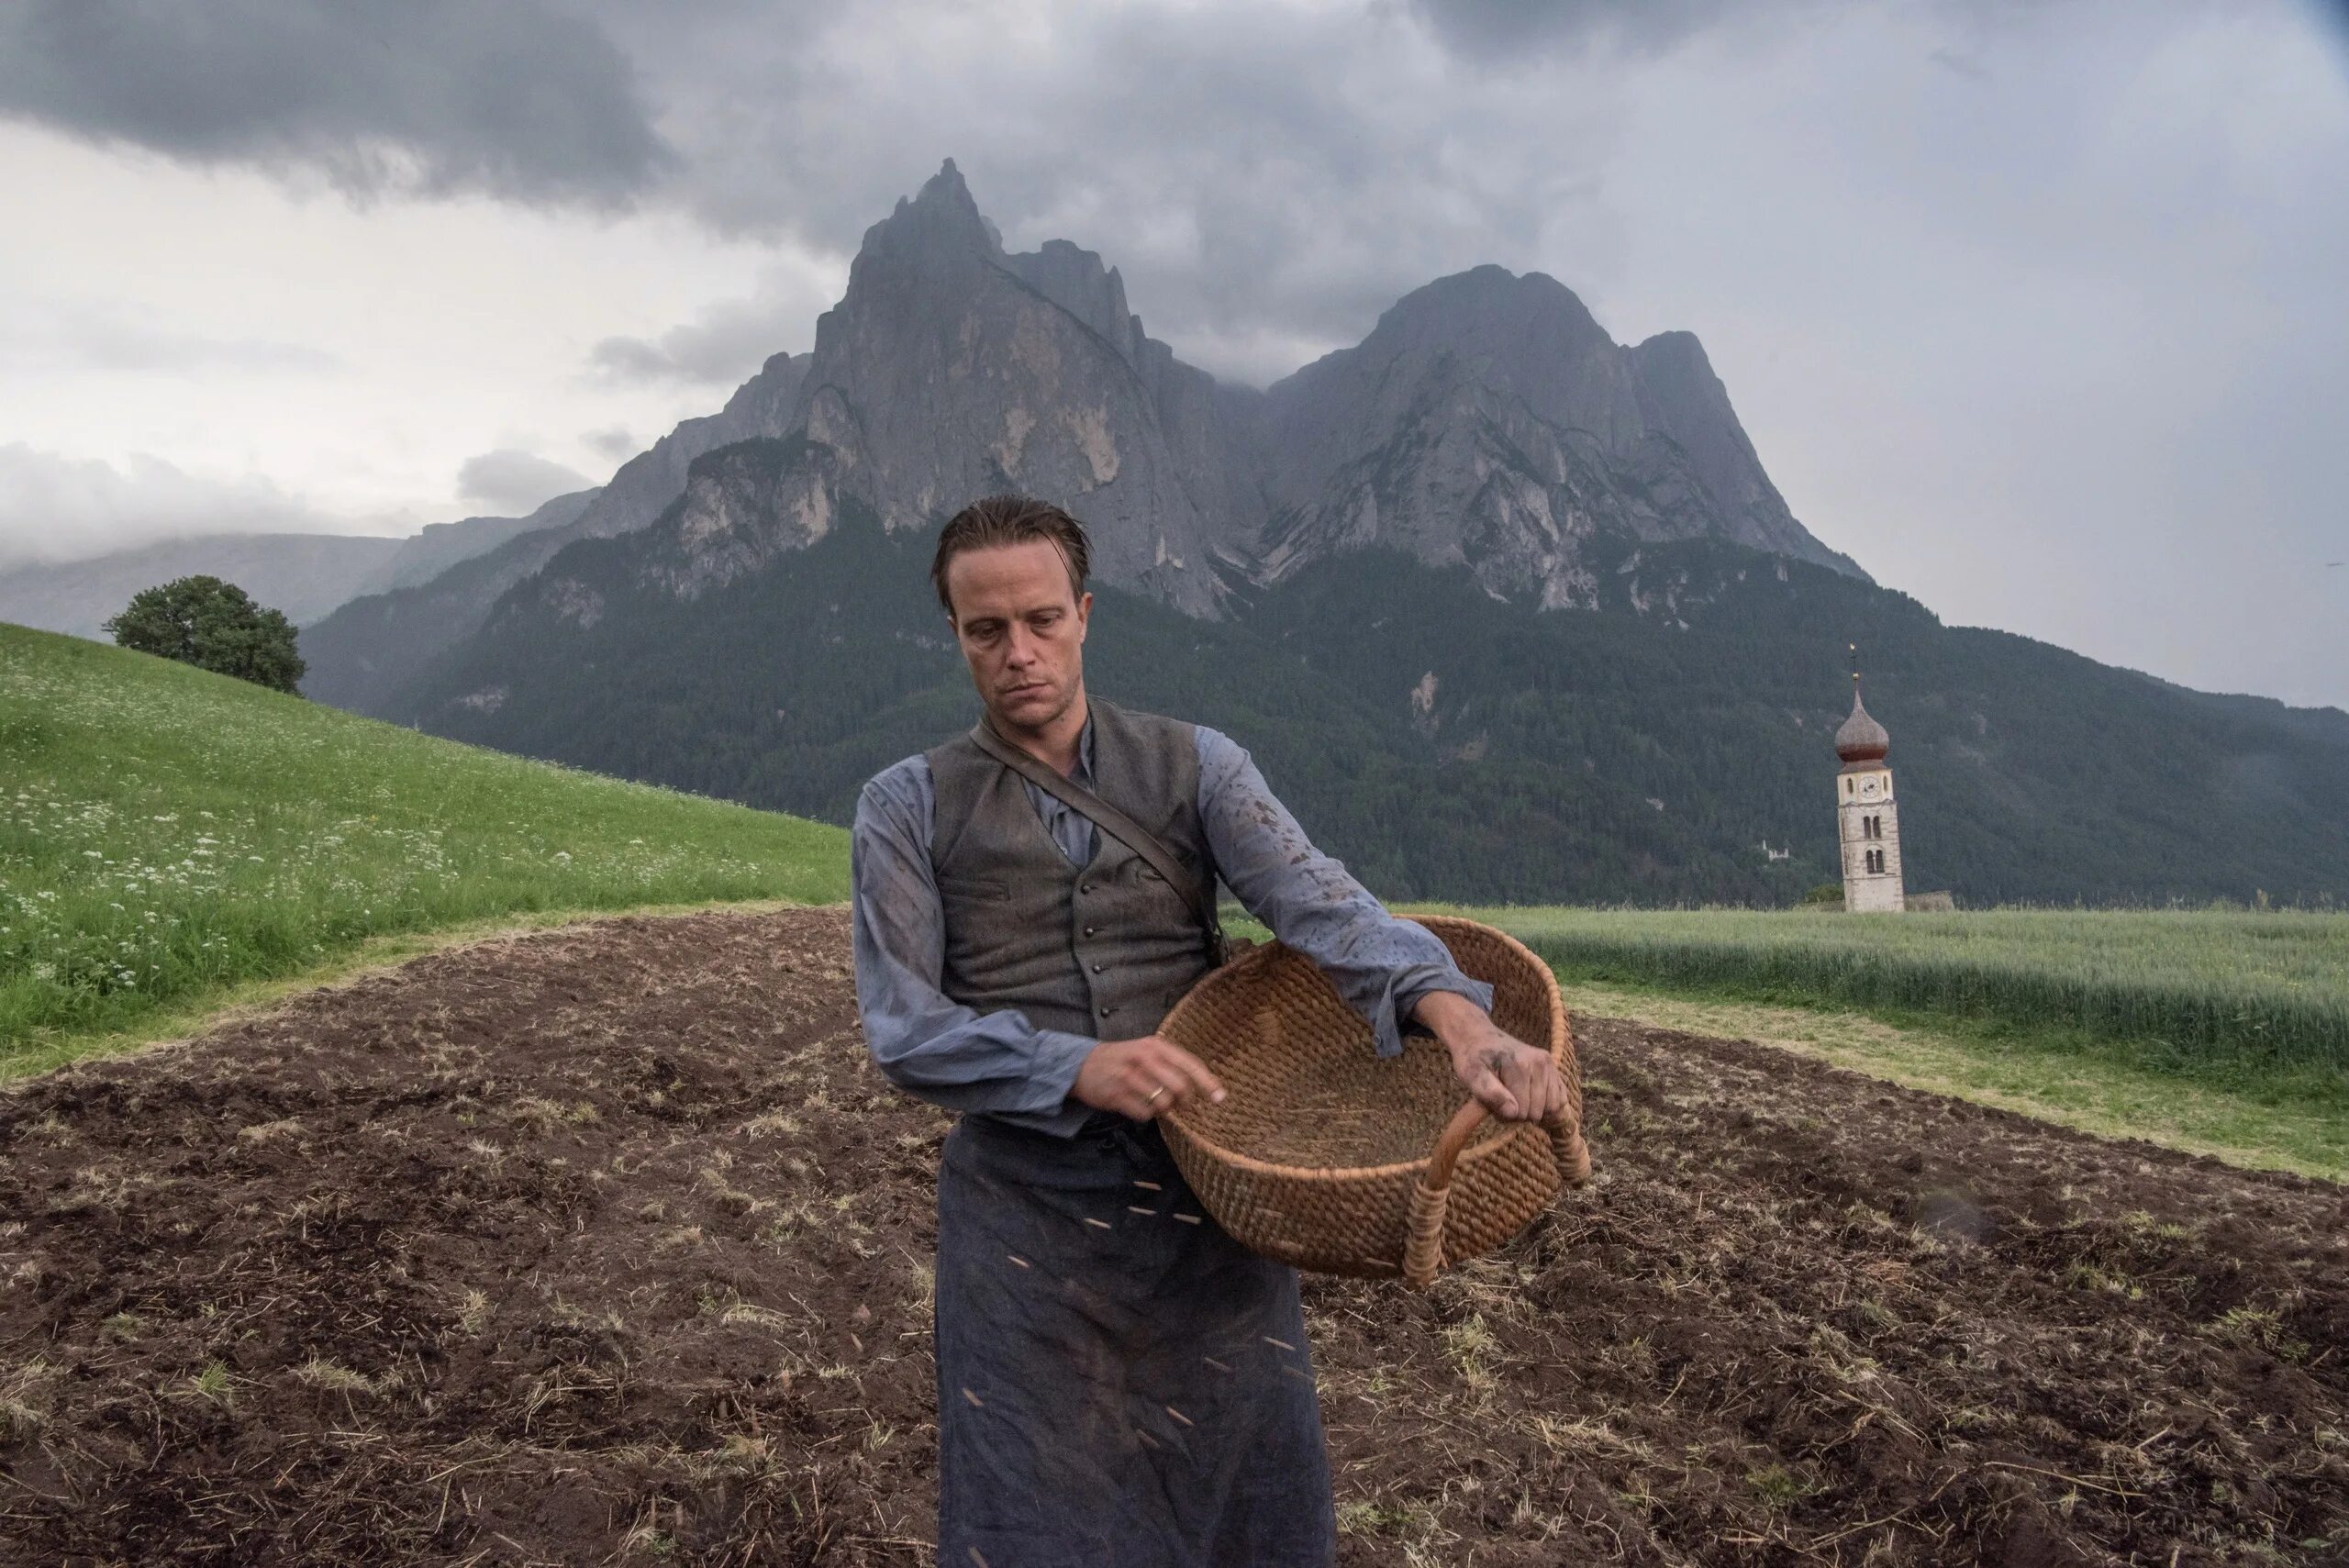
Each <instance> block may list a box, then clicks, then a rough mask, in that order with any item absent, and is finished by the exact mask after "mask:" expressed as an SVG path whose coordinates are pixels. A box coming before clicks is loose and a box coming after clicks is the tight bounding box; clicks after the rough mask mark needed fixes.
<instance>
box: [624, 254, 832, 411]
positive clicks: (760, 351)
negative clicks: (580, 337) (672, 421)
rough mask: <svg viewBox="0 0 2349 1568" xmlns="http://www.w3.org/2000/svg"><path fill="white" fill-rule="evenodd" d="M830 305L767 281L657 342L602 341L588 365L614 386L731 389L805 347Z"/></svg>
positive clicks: (674, 329) (714, 306) (667, 334)
mask: <svg viewBox="0 0 2349 1568" xmlns="http://www.w3.org/2000/svg"><path fill="white" fill-rule="evenodd" d="M827 304H829V301H828V300H824V299H820V298H817V297H815V296H813V295H807V294H805V293H804V292H802V291H799V290H796V289H792V288H790V287H788V286H786V285H785V284H783V283H782V282H781V281H780V280H776V279H771V280H769V281H768V283H767V284H765V285H764V286H763V287H762V288H761V289H760V290H759V291H758V292H757V293H756V294H754V295H751V296H750V297H748V298H745V299H731V300H721V301H719V302H718V303H717V304H715V305H712V306H709V307H708V308H707V309H706V310H704V311H703V312H702V313H701V314H700V315H699V316H697V317H696V318H695V319H693V320H691V321H688V322H685V323H684V324H683V325H681V326H676V327H672V328H669V329H668V330H667V331H665V332H663V333H662V334H661V335H660V336H659V337H657V338H629V337H616V338H606V339H603V340H602V341H600V342H598V343H597V344H596V346H595V347H594V348H592V349H590V350H588V351H587V362H588V366H589V368H590V369H591V370H592V371H594V372H595V373H596V374H597V375H599V376H602V377H604V378H606V379H608V380H611V381H617V382H674V383H678V384H684V385H688V386H729V387H730V386H733V385H735V384H739V383H740V382H741V381H742V380H743V379H744V378H745V377H746V376H749V375H750V374H751V373H752V372H754V371H756V370H757V369H758V368H759V366H760V365H762V364H763V363H765V362H766V358H767V356H768V355H770V354H772V353H774V352H775V351H776V350H779V349H782V348H785V347H786V346H788V345H793V344H797V345H801V346H804V345H805V343H806V341H807V338H808V335H809V328H810V326H811V324H812V323H813V322H814V320H815V318H816V315H817V313H818V311H820V310H822V309H823V308H824V306H826V305H827Z"/></svg>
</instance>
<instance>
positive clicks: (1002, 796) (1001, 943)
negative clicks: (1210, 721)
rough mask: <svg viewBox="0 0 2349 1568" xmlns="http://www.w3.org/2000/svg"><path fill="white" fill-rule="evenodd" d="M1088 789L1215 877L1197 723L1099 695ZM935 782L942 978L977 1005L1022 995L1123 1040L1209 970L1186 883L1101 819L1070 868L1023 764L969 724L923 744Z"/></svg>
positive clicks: (1009, 1001)
mask: <svg viewBox="0 0 2349 1568" xmlns="http://www.w3.org/2000/svg"><path fill="white" fill-rule="evenodd" d="M1088 706H1089V707H1090V709H1091V712H1092V716H1093V792H1094V793H1095V794H1096V795H1100V796H1101V797H1102V798H1103V799H1105V800H1107V801H1108V802H1109V803H1110V804H1111V805H1112V806H1117V807H1119V809H1120V810H1122V811H1124V812H1125V813H1126V814H1127V815H1128V816H1130V817H1133V819H1134V820H1135V821H1137V822H1139V823H1141V825H1142V826H1143V827H1144V828H1149V829H1150V830H1151V831H1152V833H1155V834H1156V835H1158V837H1159V838H1160V839H1161V840H1163V841H1164V843H1165V844H1166V846H1167V847H1168V848H1169V849H1171V850H1172V851H1174V852H1175V858H1176V859H1177V860H1179V861H1180V862H1182V863H1183V869H1184V870H1186V871H1187V872H1189V873H1192V874H1193V875H1194V876H1202V875H1212V874H1213V873H1212V869H1211V866H1212V862H1211V858H1210V856H1209V855H1208V848H1207V834H1206V830H1205V828H1204V827H1203V826H1202V825H1201V823H1200V821H1199V806H1198V801H1199V758H1198V751H1197V738H1196V731H1195V730H1194V729H1193V728H1192V727H1191V726H1190V725H1187V724H1184V723H1180V722H1178V721H1176V720H1175V719H1171V718H1161V717H1158V716H1157V715H1155V714H1148V713H1128V712H1126V711H1125V710H1124V709H1122V708H1117V707H1112V706H1110V705H1109V704H1108V703H1106V702H1102V701H1100V700H1099V699H1098V698H1091V699H1088ZM928 758H929V762H930V782H931V784H932V785H933V786H934V788H935V790H936V793H937V813H936V816H935V817H933V818H932V822H931V827H930V865H931V867H932V868H933V869H934V871H935V872H936V873H937V877H938V894H939V899H940V902H941V905H942V906H943V911H944V915H945V923H946V962H945V966H944V973H943V974H942V976H941V982H942V984H941V990H943V991H944V992H945V994H946V995H948V996H949V997H951V998H952V999H953V1000H954V1001H957V1002H960V1003H962V1004H963V1006H967V1007H971V1008H973V1009H974V1010H976V1011H978V1012H981V1013H994V1012H1000V1011H1002V1010H1003V1009H1005V1008H1008V1007H1016V1008H1018V1009H1019V1011H1021V1012H1023V1013H1025V1014H1026V1015H1027V1016H1028V1021H1029V1022H1030V1023H1032V1024H1034V1025H1036V1026H1037V1027H1038V1028H1039V1029H1059V1030H1062V1031H1063V1032H1065V1033H1069V1034H1078V1035H1085V1036H1088V1037H1090V1038H1092V1039H1095V1040H1130V1039H1132V1038H1133V1037H1135V1036H1137V1035H1145V1034H1148V1033H1150V1032H1151V1031H1152V1030H1153V1029H1157V1028H1158V1025H1159V1021H1160V1020H1161V1019H1163V1018H1165V1017H1166V1014H1167V1013H1168V1011H1169V1010H1170V1009H1172V1008H1173V1007H1174V1006H1175V1003H1176V1002H1178V1001H1180V1000H1181V999H1182V997H1183V994H1184V993H1185V992H1186V991H1188V990H1189V989H1190V988H1191V986H1192V984H1194V983H1195V982H1197V979H1198V978H1199V976H1201V975H1202V974H1205V973H1207V972H1208V968H1209V959H1208V945H1207V943H1208V937H1207V933H1206V931H1204V930H1203V929H1201V928H1200V925H1199V919H1198V916H1197V914H1196V913H1195V912H1194V911H1193V909H1192V907H1191V906H1190V904H1189V902H1188V901H1187V900H1186V898H1185V897H1184V895H1183V891H1182V889H1180V888H1176V887H1170V886H1168V885H1167V884H1166V881H1165V879H1164V878H1163V877H1161V876H1160V875H1159V874H1158V873H1156V872H1154V871H1152V870H1151V869H1150V866H1149V864H1148V863H1147V862H1144V861H1143V860H1142V858H1141V856H1140V855H1138V854H1136V853H1134V852H1133V851H1131V850H1130V849H1128V848H1126V846H1125V845H1123V844H1121V843H1119V841H1118V840H1116V839H1115V838H1113V837H1111V836H1110V835H1109V834H1108V833H1107V832H1105V831H1103V830H1102V829H1101V828H1095V829H1094V835H1093V837H1094V854H1093V859H1092V860H1091V861H1090V862H1087V863H1086V864H1085V865H1082V866H1078V865H1072V864H1070V863H1069V861H1068V857H1067V856H1065V855H1063V854H1062V853H1061V851H1060V847H1059V846H1058V845H1056V844H1054V843H1053V842H1052V835H1051V834H1050V833H1048V832H1047V831H1045V829H1044V824H1043V822H1042V821H1041V819H1040V818H1039V817H1037V815H1036V808H1035V806H1033V805H1031V804H1030V802H1029V799H1028V788H1027V784H1025V782H1024V781H1022V780H1021V779H1020V777H1019V774H1017V773H1013V772H1012V771H1011V770H1010V769H1009V768H1007V767H1005V766H1004V765H1003V764H1002V763H1001V762H996V760H995V759H994V758H992V757H990V756H988V755H987V754H986V753H985V751H980V750H979V748H978V746H977V745H976V744H975V743H974V742H973V740H971V738H970V737H969V736H967V735H963V736H958V737H956V738H955V739H954V740H950V741H948V742H947V743H946V744H945V745H943V746H941V747H938V748H937V749H936V750H934V751H930V752H929V753H928Z"/></svg>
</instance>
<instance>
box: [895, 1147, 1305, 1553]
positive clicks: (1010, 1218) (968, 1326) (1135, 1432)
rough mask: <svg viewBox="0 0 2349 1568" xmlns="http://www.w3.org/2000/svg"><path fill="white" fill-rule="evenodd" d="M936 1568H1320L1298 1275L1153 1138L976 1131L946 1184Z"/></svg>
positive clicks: (941, 1212)
mask: <svg viewBox="0 0 2349 1568" xmlns="http://www.w3.org/2000/svg"><path fill="white" fill-rule="evenodd" d="M937 1336H938V1447H939V1507H938V1561H939V1563H940V1565H941V1568H975V1565H978V1564H984V1565H985V1568H1080V1565H1082V1568H1228V1565H1240V1564H1244V1565H1247V1568H1328V1564H1330V1562H1331V1561H1332V1560H1333V1558H1334V1556H1335V1553H1336V1550H1337V1529H1336V1521H1335V1519H1334V1518H1332V1512H1331V1504H1330V1466H1329V1458H1328V1455H1327V1453H1326V1451H1325V1450H1324V1447H1323V1440H1322V1435H1321V1412H1320V1407H1319V1402H1318V1401H1317V1400H1316V1398H1315V1396H1314V1388H1313V1366H1312V1362H1311V1360H1310V1358H1309V1356H1308V1351H1307V1348H1306V1343H1305V1322H1304V1316H1303V1313H1302V1311H1301V1310H1300V1308H1299V1307H1298V1304H1297V1271H1296V1270H1294V1269H1291V1268H1289V1267H1287V1266H1286V1264H1281V1263H1275V1262H1271V1261H1270V1260H1268V1259H1264V1258H1259V1257H1257V1256H1256V1255H1254V1254H1253V1253H1252V1252H1249V1251H1245V1250H1243V1249H1242V1248H1241V1246H1240V1244H1239V1243H1238V1242H1236V1241H1234V1240H1231V1238H1230V1237H1229V1236H1227V1235H1226V1234H1225V1233H1224V1231H1223V1229H1222V1227H1220V1226H1219V1225H1217V1224H1216V1222H1215V1221H1214V1220H1213V1219H1211V1218H1208V1217H1207V1216H1206V1214H1205V1213H1204V1212H1203V1211H1202V1210H1201V1209H1200V1207H1199V1204H1198V1200H1197V1198H1196V1197H1194V1196H1193V1195H1192V1193H1191V1189H1190V1187H1189V1186H1188V1185H1187V1184H1185V1182H1184V1180H1183V1177H1182V1173H1180V1172H1179V1171H1177V1170H1176V1169H1175V1162H1174V1160H1173V1159H1172V1158H1171V1157H1170V1156H1169V1155H1168V1154H1167V1151H1166V1144H1165V1140H1163V1139H1162V1138H1161V1137H1160V1136H1159V1133H1158V1129H1156V1128H1155V1127H1153V1126H1152V1125H1150V1124H1148V1123H1137V1122H1130V1121H1127V1120H1125V1119H1124V1118H1113V1117H1107V1116H1097V1117H1095V1118H1093V1120H1092V1121H1091V1122H1090V1123H1088V1124H1087V1130H1086V1131H1085V1132H1083V1133H1080V1134H1079V1135H1078V1136H1077V1137H1075V1138H1074V1139H1062V1138H1054V1137H1052V1136H1050V1135H1048V1134H1044V1133H1036V1132H1030V1131H1028V1130H1026V1129H1021V1128H1017V1127H1013V1126H1010V1125H1008V1124H1007V1123H1004V1122H1000V1121H996V1120H995V1119H994V1118H989V1117H985V1116H968V1117H964V1118H963V1120H962V1121H961V1122H960V1123H959V1124H957V1126H956V1127H955V1129H954V1130H953V1131H952V1133H951V1134H949V1135H948V1137H947V1140H946V1149H945V1155H944V1158H943V1160H942V1161H941V1166H940V1170H939V1177H938V1292H937Z"/></svg>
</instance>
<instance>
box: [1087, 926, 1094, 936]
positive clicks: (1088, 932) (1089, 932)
mask: <svg viewBox="0 0 2349 1568" xmlns="http://www.w3.org/2000/svg"><path fill="white" fill-rule="evenodd" d="M1092 934H1093V928H1092V927H1090V926H1087V927H1085V935H1086V936H1088V937H1089V936H1091V935H1092Z"/></svg>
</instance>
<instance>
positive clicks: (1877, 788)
mask: <svg viewBox="0 0 2349 1568" xmlns="http://www.w3.org/2000/svg"><path fill="white" fill-rule="evenodd" d="M1882 788H1883V786H1882V785H1880V784H1878V783H1877V782H1876V780H1875V779H1874V778H1865V779H1862V780H1861V781H1860V798H1861V799H1862V800H1874V799H1875V798H1876V796H1877V795H1879V794H1881V793H1882Z"/></svg>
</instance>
